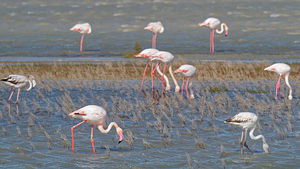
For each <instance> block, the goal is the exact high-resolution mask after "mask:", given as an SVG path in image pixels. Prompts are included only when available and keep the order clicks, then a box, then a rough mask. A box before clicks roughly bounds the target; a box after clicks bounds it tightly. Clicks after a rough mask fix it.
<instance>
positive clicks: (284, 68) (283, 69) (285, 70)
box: [264, 63, 293, 100]
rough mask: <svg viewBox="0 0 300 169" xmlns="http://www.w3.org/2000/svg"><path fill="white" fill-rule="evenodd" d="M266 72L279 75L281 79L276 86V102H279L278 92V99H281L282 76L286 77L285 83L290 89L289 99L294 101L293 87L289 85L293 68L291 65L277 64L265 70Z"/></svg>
mask: <svg viewBox="0 0 300 169" xmlns="http://www.w3.org/2000/svg"><path fill="white" fill-rule="evenodd" d="M264 70H267V71H271V72H275V73H277V74H279V79H278V82H277V84H276V96H275V100H277V92H278V99H280V79H281V76H282V75H285V83H286V85H287V86H288V87H289V89H290V94H289V96H288V99H289V100H292V99H293V97H292V87H291V85H290V83H289V75H290V71H291V67H290V66H289V65H287V64H285V63H275V64H273V65H271V66H269V67H267V68H265V69H264Z"/></svg>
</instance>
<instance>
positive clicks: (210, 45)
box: [209, 29, 213, 53]
mask: <svg viewBox="0 0 300 169" xmlns="http://www.w3.org/2000/svg"><path fill="white" fill-rule="evenodd" d="M212 31H213V29H211V30H210V39H209V40H210V44H209V53H211V47H212Z"/></svg>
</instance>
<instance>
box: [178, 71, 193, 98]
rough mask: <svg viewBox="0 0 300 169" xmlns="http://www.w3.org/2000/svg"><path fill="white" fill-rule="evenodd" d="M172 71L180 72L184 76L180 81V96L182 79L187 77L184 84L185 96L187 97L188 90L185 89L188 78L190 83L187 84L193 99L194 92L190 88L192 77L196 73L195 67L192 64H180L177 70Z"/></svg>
mask: <svg viewBox="0 0 300 169" xmlns="http://www.w3.org/2000/svg"><path fill="white" fill-rule="evenodd" d="M174 73H181V74H182V75H183V76H184V79H183V81H182V87H181V96H183V86H184V81H185V78H186V77H187V81H186V85H185V91H186V97H187V98H189V92H188V89H187V86H188V83H189V80H190V79H191V80H190V84H189V88H190V92H191V99H194V98H195V97H194V92H193V90H192V78H193V76H194V75H195V73H196V68H195V67H194V66H192V65H182V66H180V67H179V68H178V69H177V70H175V71H174Z"/></svg>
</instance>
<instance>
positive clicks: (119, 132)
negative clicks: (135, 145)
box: [117, 127, 124, 144]
mask: <svg viewBox="0 0 300 169" xmlns="http://www.w3.org/2000/svg"><path fill="white" fill-rule="evenodd" d="M117 134H118V135H119V137H120V139H119V144H120V143H121V142H122V141H123V139H124V137H123V130H122V129H121V128H120V127H118V128H117Z"/></svg>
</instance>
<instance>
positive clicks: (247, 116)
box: [224, 112, 269, 154]
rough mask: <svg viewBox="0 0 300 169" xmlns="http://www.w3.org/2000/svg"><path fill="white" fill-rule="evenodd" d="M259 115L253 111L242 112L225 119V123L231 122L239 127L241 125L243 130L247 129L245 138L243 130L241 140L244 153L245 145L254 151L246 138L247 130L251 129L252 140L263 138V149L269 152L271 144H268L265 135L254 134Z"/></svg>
mask: <svg viewBox="0 0 300 169" xmlns="http://www.w3.org/2000/svg"><path fill="white" fill-rule="evenodd" d="M257 120H258V117H257V116H256V114H254V113H251V112H240V113H238V114H236V115H234V116H233V117H231V118H229V119H227V120H225V121H224V123H229V124H233V125H236V126H238V127H241V128H242V129H243V130H245V138H244V139H243V134H244V131H243V130H242V135H241V140H240V146H241V154H243V145H244V146H245V147H246V148H247V149H248V150H249V151H251V152H252V153H253V151H252V150H251V149H250V148H249V147H248V145H247V143H246V140H247V131H248V130H249V129H250V132H249V136H250V138H251V139H252V140H258V139H260V138H261V139H262V142H263V149H264V151H265V152H266V153H268V152H269V145H268V144H267V142H266V140H265V137H264V136H263V135H258V136H254V135H253V132H254V130H255V127H256V125H257Z"/></svg>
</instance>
